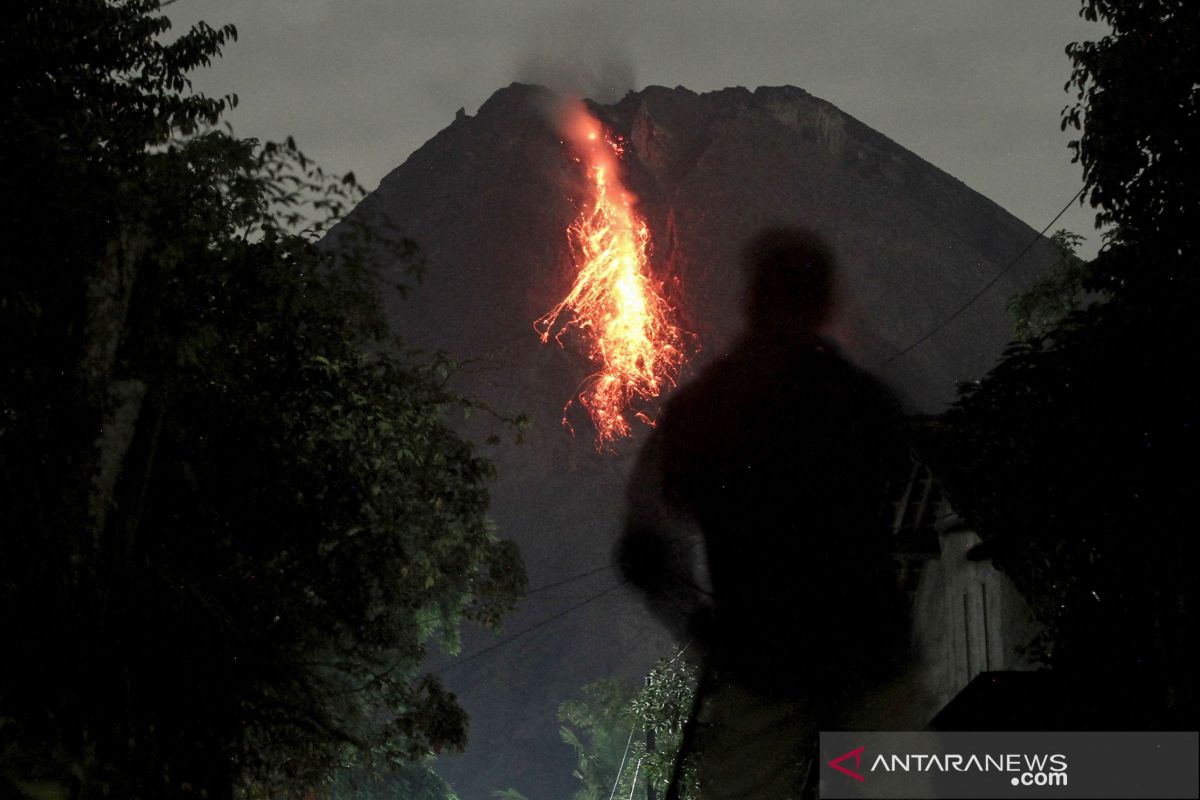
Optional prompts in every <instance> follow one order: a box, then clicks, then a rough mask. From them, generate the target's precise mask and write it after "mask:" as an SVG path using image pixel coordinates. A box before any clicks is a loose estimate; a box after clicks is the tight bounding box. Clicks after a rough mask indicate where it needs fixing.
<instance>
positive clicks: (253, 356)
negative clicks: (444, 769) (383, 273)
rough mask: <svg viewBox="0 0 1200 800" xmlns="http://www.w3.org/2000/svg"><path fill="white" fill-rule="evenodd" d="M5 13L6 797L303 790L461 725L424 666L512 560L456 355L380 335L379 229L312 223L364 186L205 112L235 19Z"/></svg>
mask: <svg viewBox="0 0 1200 800" xmlns="http://www.w3.org/2000/svg"><path fill="white" fill-rule="evenodd" d="M0 15H2V17H3V19H2V22H0V38H2V41H0V83H2V90H3V91H2V94H3V100H2V101H0V102H3V103H4V109H3V114H2V115H0V175H3V179H4V181H5V194H6V196H7V197H8V198H10V201H13V202H10V203H9V204H8V205H7V210H6V214H5V219H4V223H5V227H4V231H5V237H4V238H5V248H4V249H3V250H0V348H2V349H3V360H2V362H0V370H2V373H0V374H2V376H3V377H2V380H0V491H2V493H3V494H2V500H0V643H2V645H3V649H4V653H5V655H4V657H3V658H2V659H0V793H6V796H8V794H7V793H8V792H15V793H16V795H17V796H22V793H25V792H35V791H51V792H54V791H61V792H65V793H66V794H67V795H69V796H72V797H93V796H100V795H112V796H133V797H136V796H145V797H151V796H155V797H157V796H182V795H188V796H199V795H200V794H202V793H203V794H206V795H207V796H209V797H214V798H215V797H229V796H231V795H232V794H233V793H234V792H235V790H236V789H237V787H241V789H242V791H244V792H245V793H246V794H247V795H248V796H271V797H281V796H290V795H300V794H302V793H306V792H310V791H312V790H315V789H318V788H319V787H320V786H321V785H323V784H324V783H325V782H326V781H327V779H328V778H329V777H330V776H331V774H333V772H334V771H335V770H336V769H338V768H339V767H342V766H346V765H349V764H358V765H360V766H364V767H372V766H375V767H381V768H383V767H386V766H387V765H388V764H395V763H407V762H409V761H411V760H420V759H424V758H425V757H426V756H427V755H428V754H429V753H430V752H431V751H440V750H441V749H442V748H455V747H461V746H462V745H463V744H464V742H465V738H466V718H465V714H464V712H463V711H462V709H461V708H460V707H459V705H458V704H457V702H456V701H455V699H454V697H453V695H451V694H450V693H448V692H447V691H446V690H445V689H444V688H443V687H442V686H441V684H440V682H439V681H438V679H437V678H436V677H435V676H433V675H431V674H423V673H422V672H421V670H420V668H419V664H420V661H421V659H422V657H423V656H424V654H425V651H426V647H427V646H428V643H429V642H430V641H431V640H440V641H442V642H444V643H445V645H446V646H447V647H449V648H451V649H453V648H454V647H456V629H457V624H458V622H459V620H460V619H462V618H467V619H472V620H477V621H480V622H483V623H485V624H495V623H496V622H497V621H498V619H499V616H500V614H502V613H503V612H504V611H505V610H506V609H507V608H508V607H510V606H511V604H512V603H513V602H514V600H515V598H516V596H517V594H518V593H519V591H520V590H521V588H522V587H523V585H524V574H523V570H522V568H521V564H520V560H519V557H518V555H517V554H516V552H515V549H514V548H513V547H512V546H511V545H510V544H509V543H505V542H501V541H498V540H497V539H496V537H495V536H494V534H493V532H492V530H491V527H490V524H489V522H488V520H487V519H486V516H485V511H486V508H487V491H486V488H485V484H486V482H487V481H488V479H489V478H490V477H491V476H492V466H491V465H490V463H488V462H487V461H486V460H484V459H482V458H480V457H478V456H476V455H475V454H474V452H473V449H472V447H471V445H470V444H468V443H467V442H465V441H463V440H462V439H461V438H459V437H458V436H457V435H456V434H455V433H454V432H453V431H452V430H451V429H450V427H449V426H448V425H447V424H446V422H445V421H444V419H443V412H444V411H445V410H446V409H450V408H459V407H464V406H469V405H470V403H469V402H468V401H466V400H464V399H463V398H461V397H458V396H457V395H456V394H455V393H453V392H452V391H450V390H449V389H448V388H447V387H446V378H447V376H448V374H449V372H450V371H451V370H452V369H453V364H452V363H451V362H450V361H449V360H448V359H445V358H441V357H436V358H430V357H420V356H418V355H416V354H413V353H407V352H405V351H404V350H403V349H402V348H401V346H400V344H399V343H398V342H396V341H394V340H392V339H391V338H390V336H389V335H388V332H387V325H386V321H385V319H384V317H383V315H382V311H381V308H380V307H379V303H378V299H377V289H378V281H379V278H378V274H377V272H376V270H375V268H374V264H373V263H371V262H368V261H365V260H364V259H363V257H362V254H363V253H365V252H369V251H371V250H372V247H367V246H363V247H358V248H356V247H354V246H347V247H346V248H345V250H344V251H342V253H341V256H340V257H339V258H338V259H336V260H335V259H334V258H333V257H332V256H331V255H330V254H329V253H328V252H327V251H326V250H324V249H322V248H318V247H317V245H316V242H317V239H318V236H319V235H320V232H321V229H322V227H323V226H324V224H326V223H328V222H329V221H331V220H334V219H336V218H338V217H339V216H340V215H341V214H342V213H343V211H344V210H345V209H346V208H347V206H348V204H349V203H351V202H354V201H356V200H357V199H358V198H359V197H361V194H362V192H361V190H359V189H358V187H357V185H356V183H355V181H354V178H353V176H352V175H346V176H331V175H326V174H325V173H323V172H322V171H321V170H320V168H319V167H317V166H316V165H314V164H312V163H311V162H310V161H309V160H308V159H307V158H306V157H305V156H304V155H303V154H302V153H301V152H300V151H299V150H298V149H297V148H296V145H295V143H294V142H293V141H291V140H290V139H289V140H288V141H287V142H286V143H282V144H265V145H264V144H260V143H258V142H256V141H254V140H244V139H238V138H236V137H234V136H232V135H231V134H230V133H227V132H223V131H220V130H217V129H215V128H214V127H213V126H214V125H215V124H216V123H217V122H218V121H219V117H220V115H221V112H222V111H224V110H225V109H227V108H229V107H230V106H231V105H232V104H233V103H234V102H235V98H233V97H232V96H230V97H226V98H224V99H221V100H215V99H211V98H207V97H204V96H203V95H198V94H195V93H193V92H192V91H191V89H190V84H189V82H188V78H187V75H188V73H189V72H190V71H192V70H193V69H195V68H197V67H199V66H203V65H206V64H208V63H209V62H210V61H211V60H212V59H214V58H216V57H217V56H218V55H219V54H220V51H221V48H222V46H223V45H224V44H225V43H227V42H228V41H230V40H231V39H233V38H234V37H235V36H236V32H235V31H234V29H233V28H232V27H229V26H226V27H224V28H220V29H215V28H211V27H209V26H207V25H204V24H200V25H198V26H196V27H194V28H193V29H191V30H190V31H188V32H186V33H184V34H183V35H181V36H179V37H177V38H175V39H174V40H173V41H172V40H170V39H169V37H167V36H166V32H167V30H168V28H169V23H168V21H167V20H166V19H165V18H164V17H163V16H161V14H160V13H159V2H158V0H40V1H38V2H30V3H19V4H10V5H6V6H5V7H4V10H3V11H2V12H0ZM309 217H316V218H317V219H318V222H317V223H316V224H315V225H308V224H307V222H306V220H307V219H308V218H309ZM383 234H386V232H379V231H354V232H350V233H348V234H347V236H350V237H351V238H353V237H354V236H357V240H358V241H359V242H360V243H361V242H363V241H366V240H367V239H370V238H372V237H378V236H381V235H383ZM391 241H392V246H391V247H390V248H389V249H388V250H387V251H386V252H387V253H388V254H389V256H390V257H391V258H394V259H396V260H397V261H399V263H401V264H407V265H408V266H409V268H410V274H411V273H412V271H413V270H415V269H416V268H417V267H418V266H419V259H418V257H417V254H416V251H415V250H414V248H413V245H412V243H411V242H408V241H406V240H403V239H398V238H396V239H393V240H391ZM406 774H410V775H411V774H415V773H411V771H410V772H409V773H406ZM39 786H40V787H41V788H40V789H39V788H38V787H39ZM430 786H433V784H432V783H431V784H430ZM47 787H50V788H47ZM53 787H58V788H53ZM431 791H432V790H431Z"/></svg>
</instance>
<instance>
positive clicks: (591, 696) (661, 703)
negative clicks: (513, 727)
mask: <svg viewBox="0 0 1200 800" xmlns="http://www.w3.org/2000/svg"><path fill="white" fill-rule="evenodd" d="M696 681H697V675H696V670H695V668H694V667H693V666H692V665H691V664H690V663H689V662H687V661H686V660H684V659H683V658H681V657H680V656H679V655H677V656H676V657H675V658H672V659H665V658H664V659H659V661H658V663H656V664H655V665H654V668H653V669H651V670H650V672H649V673H648V674H647V675H646V679H645V682H644V685H643V686H642V687H641V688H640V689H638V688H637V687H634V686H631V685H628V684H626V683H623V682H621V681H615V680H606V681H597V682H596V683H591V684H588V685H587V686H585V687H583V692H582V693H583V697H582V699H577V700H568V701H567V702H565V703H563V704H562V706H561V707H560V708H559V712H558V716H559V719H560V720H561V721H562V722H563V726H562V728H561V729H560V733H561V735H562V739H563V741H564V742H565V743H567V744H569V745H570V746H571V747H572V748H573V749H574V750H575V756H576V764H577V766H576V768H575V773H574V774H575V777H576V778H578V779H579V782H580V784H581V785H580V787H579V789H578V790H577V791H576V793H575V794H574V795H573V800H604V798H608V797H611V796H613V794H614V793H615V795H616V796H618V797H628V796H629V795H630V794H631V793H633V792H635V791H638V792H642V791H645V789H644V787H645V785H646V783H647V782H649V783H650V784H651V785H653V786H654V788H655V791H656V792H657V793H658V795H659V796H660V797H661V796H663V795H664V794H665V792H666V791H667V786H668V784H669V783H670V780H671V773H672V770H673V769H674V766H675V759H676V756H677V755H678V753H679V747H680V744H681V741H682V737H683V727H684V724H685V723H686V722H687V718H688V715H689V714H690V713H691V711H692V703H693V701H694V699H695V692H696ZM647 731H651V732H652V733H653V741H654V749H653V750H650V749H649V748H648V747H647V738H646V734H647ZM639 787H643V788H640V789H639ZM680 796H681V797H682V798H684V800H688V799H689V798H693V797H695V796H696V777H695V772H694V769H692V768H691V767H690V766H689V767H688V768H687V769H686V771H685V774H684V776H683V784H682V787H681V794H680Z"/></svg>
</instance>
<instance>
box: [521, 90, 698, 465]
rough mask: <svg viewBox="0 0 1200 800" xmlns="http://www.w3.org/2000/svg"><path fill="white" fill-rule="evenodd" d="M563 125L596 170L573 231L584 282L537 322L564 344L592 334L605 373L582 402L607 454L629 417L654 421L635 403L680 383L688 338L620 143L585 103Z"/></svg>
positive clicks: (584, 390)
mask: <svg viewBox="0 0 1200 800" xmlns="http://www.w3.org/2000/svg"><path fill="white" fill-rule="evenodd" d="M564 130H565V132H566V134H567V135H568V136H569V137H570V140H571V144H572V145H573V146H574V148H575V150H576V152H577V154H578V156H579V160H580V163H582V164H583V165H584V166H585V168H586V170H587V177H588V190H589V195H590V196H589V197H588V198H586V200H585V201H584V202H583V203H581V205H580V211H579V216H578V217H577V218H576V220H575V222H574V223H572V224H571V226H570V228H568V229H567V235H568V238H569V240H570V243H571V256H572V259H573V260H574V264H575V267H576V270H577V275H576V277H575V284H574V285H573V286H572V287H571V291H570V293H568V294H567V296H566V297H565V298H563V300H562V302H560V303H559V304H558V305H556V306H555V307H554V308H553V309H551V310H550V312H549V313H547V314H546V315H545V316H543V317H542V318H541V319H539V320H537V321H536V322H535V323H534V327H535V328H537V330H538V333H539V334H540V335H541V338H542V342H543V343H545V342H548V341H550V338H551V336H553V337H554V338H555V340H556V341H558V342H559V344H562V341H563V335H564V334H566V333H567V332H568V331H570V330H574V331H575V332H577V333H578V334H579V336H580V337H581V338H582V339H583V341H584V343H585V349H586V351H587V355H588V358H589V359H590V360H591V361H592V363H594V364H595V365H596V367H597V371H596V372H594V373H593V374H591V375H590V376H588V378H587V379H586V380H585V381H584V384H583V386H582V387H581V390H580V393H579V402H580V404H581V405H582V406H583V407H584V408H585V409H586V410H587V412H588V414H589V415H590V416H591V418H592V423H593V424H594V425H595V426H596V447H597V449H600V450H604V449H607V448H608V447H610V446H611V444H612V442H613V441H615V440H616V439H618V438H621V437H624V436H628V435H629V434H630V424H629V420H628V419H627V418H626V415H627V414H632V415H633V416H636V417H637V418H638V419H640V420H642V421H643V422H645V423H647V424H652V423H651V421H650V419H649V417H647V416H646V415H645V414H644V413H642V412H640V411H634V410H632V409H633V406H634V404H635V403H637V402H639V401H645V400H650V399H653V398H655V397H657V396H658V395H659V393H660V392H661V391H662V390H663V388H664V387H665V386H667V385H671V384H673V383H674V380H675V377H676V376H677V375H678V373H679V368H680V366H681V365H682V364H683V360H684V339H685V334H684V333H683V332H682V331H681V330H680V329H679V327H678V326H676V325H675V323H674V322H673V309H672V308H671V307H670V305H668V303H667V301H666V299H665V298H664V297H663V293H662V286H661V284H658V285H656V283H655V281H654V279H653V276H652V275H651V272H650V259H649V253H650V232H649V230H648V229H647V227H646V223H645V221H644V220H643V219H642V218H641V217H640V216H639V215H638V213H637V212H636V211H635V210H634V208H633V198H632V197H631V196H630V194H629V192H628V191H626V189H625V187H624V186H623V185H622V183H621V175H620V169H619V167H620V157H621V155H622V148H621V145H620V144H619V143H618V142H615V141H613V140H612V139H610V138H609V137H608V136H607V135H606V134H605V132H604V130H603V128H602V126H601V124H600V122H599V121H598V120H596V119H595V118H594V117H592V116H591V114H589V113H588V111H587V109H586V108H585V107H584V106H583V105H582V104H581V103H580V104H576V105H575V106H574V107H572V109H571V111H570V112H569V113H568V114H567V115H566V118H565V124H564ZM567 405H568V407H569V406H570V402H568V404H567ZM563 421H564V423H565V422H566V418H565V416H564V420H563Z"/></svg>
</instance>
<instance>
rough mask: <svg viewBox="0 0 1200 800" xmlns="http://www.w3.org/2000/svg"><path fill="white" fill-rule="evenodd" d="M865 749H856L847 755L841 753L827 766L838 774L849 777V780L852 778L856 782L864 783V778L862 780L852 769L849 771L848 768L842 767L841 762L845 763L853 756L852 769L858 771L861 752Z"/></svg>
mask: <svg viewBox="0 0 1200 800" xmlns="http://www.w3.org/2000/svg"><path fill="white" fill-rule="evenodd" d="M865 749H866V747H865V746H864V747H856V748H854V749H853V750H851V751H850V752H849V753H842V754H841V755H840V756H838V757H837V758H835V759H833V760H832V761H830V762H829V766H831V767H833V768H834V769H836V770H837V771H838V772H840V773H842V774H843V775H849V776H850V777H851V778H854V779H855V780H856V781H864V782H865V781H866V778H864V777H863V776H862V775H859V774H858V773H857V772H855V771H854V770H853V769H850V768H849V767H843V766H842V762H843V761H845V760H846V759H848V758H850V757H851V756H853V757H854V769H858V766H859V764H860V763H862V754H863V750H865Z"/></svg>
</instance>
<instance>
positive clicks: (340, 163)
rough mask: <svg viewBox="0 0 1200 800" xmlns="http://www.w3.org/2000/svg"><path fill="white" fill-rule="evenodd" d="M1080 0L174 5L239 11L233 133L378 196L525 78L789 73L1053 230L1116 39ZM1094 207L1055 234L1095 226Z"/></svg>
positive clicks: (705, 81) (709, 78)
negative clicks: (1071, 119)
mask: <svg viewBox="0 0 1200 800" xmlns="http://www.w3.org/2000/svg"><path fill="white" fill-rule="evenodd" d="M1078 7H1079V4H1078V3H1077V2H1072V0H1054V1H1051V0H987V1H985V0H905V1H904V2H895V1H894V0H820V1H808V0H788V1H786V2H785V1H784V0H741V1H740V2H737V3H732V2H731V3H718V2H712V1H711V0H664V1H661V2H654V1H653V0H649V1H647V0H620V2H610V3H589V4H583V3H572V4H564V3H562V2H555V1H554V0H512V2H499V0H495V1H493V2H484V0H421V1H420V2H396V1H395V0H392V1H391V2H389V1H387V0H355V2H353V3H345V2H340V3H338V2H332V0H256V2H254V3H245V2H239V1H237V0H180V1H179V2H177V3H175V4H172V5H171V7H170V8H168V9H167V13H168V15H169V16H170V17H171V18H172V19H173V20H174V21H175V24H176V27H177V28H182V27H183V26H185V25H188V24H191V23H192V22H195V21H196V20H200V19H203V20H205V21H207V22H209V23H210V24H214V25H216V24H221V23H225V22H233V23H234V24H236V25H237V26H238V29H239V33H240V39H239V41H238V42H237V43H234V44H232V45H230V46H229V47H228V48H227V49H226V55H225V57H224V58H223V59H222V60H221V61H220V62H218V63H217V64H216V65H215V66H214V67H213V68H212V69H211V70H208V71H206V72H204V73H202V74H200V75H198V76H197V79H196V86H197V87H198V88H200V89H202V90H204V91H207V92H210V93H213V94H223V93H226V92H236V93H237V94H238V95H239V96H240V99H241V107H240V108H239V109H237V110H236V111H235V112H234V113H233V114H232V115H231V116H230V117H229V119H230V121H231V122H232V123H233V124H234V126H235V130H236V132H237V133H239V134H241V135H244V136H256V137H260V138H264V139H282V138H283V137H284V136H286V135H288V134H293V135H295V136H296V138H297V139H298V140H299V142H300V144H301V146H302V147H303V148H304V149H305V150H306V151H307V152H308V153H309V154H310V155H312V156H314V157H316V158H317V160H318V161H319V162H320V163H321V164H323V165H324V166H326V167H327V168H329V169H333V170H336V171H345V170H354V171H355V173H356V174H357V175H358V177H359V178H360V179H361V180H362V182H363V183H364V185H366V186H368V187H369V188H373V187H374V186H375V185H376V184H377V183H378V181H379V180H380V179H381V178H382V177H383V176H384V175H385V174H386V173H387V172H388V171H389V170H390V169H392V168H393V167H395V166H397V165H399V164H400V163H401V162H402V161H404V159H405V158H407V157H408V155H409V154H410V153H411V152H412V151H413V150H415V149H416V148H417V147H419V146H420V145H421V144H422V143H423V142H424V141H426V140H427V139H429V138H430V137H432V136H433V135H434V134H435V133H437V132H438V131H439V130H441V129H442V128H443V127H445V126H446V125H448V124H449V123H450V121H451V120H452V119H453V118H454V113H455V111H456V110H457V109H458V108H459V107H465V108H466V110H467V112H468V113H474V112H475V110H476V109H477V108H478V107H479V105H480V104H481V103H482V102H483V101H484V100H486V99H487V98H488V96H489V95H491V93H492V92H493V91H495V90H496V89H498V88H500V87H502V86H504V85H507V84H508V83H509V82H511V81H513V80H523V81H529V82H539V83H546V84H551V85H559V86H562V85H566V84H570V85H574V86H576V87H579V88H582V89H583V90H584V91H585V92H586V93H587V94H588V95H589V96H592V97H594V98H595V99H597V100H601V101H611V100H614V99H616V98H617V97H619V96H620V95H622V94H623V93H624V92H625V91H626V90H628V89H630V88H642V87H644V86H647V85H651V84H660V85H665V86H676V85H682V86H686V87H688V88H689V89H693V90H695V91H709V90H713V89H719V88H724V87H726V86H738V85H741V86H746V87H748V88H754V87H756V86H760V85H779V84H792V85H795V86H799V87H801V88H803V89H805V90H807V91H809V92H811V93H812V94H815V95H817V96H818V97H821V98H823V99H825V100H828V101H830V102H832V103H833V104H834V105H836V106H838V107H839V108H841V109H842V110H843V111H846V112H848V113H850V114H852V115H853V116H855V117H857V118H858V119H860V120H861V121H863V122H865V123H866V124H868V125H870V126H871V127H873V128H875V129H876V130H878V131H880V132H881V133H883V134H885V135H886V136H888V137H890V138H892V139H894V140H895V141H897V142H898V143H900V144H901V145H903V146H905V147H907V148H909V149H910V150H912V151H914V152H916V153H917V154H918V155H920V156H922V157H923V158H925V159H927V160H929V161H931V162H932V163H934V164H935V165H937V166H939V167H941V168H942V169H944V170H946V171H947V172H949V173H950V174H952V175H954V176H955V177H957V178H959V179H961V180H963V181H964V182H965V183H966V184H967V185H969V186H970V187H972V188H973V189H976V190H977V191H980V192H982V193H983V194H984V195H986V196H987V197H989V198H991V199H992V200H995V201H996V202H998V203H999V204H1000V205H1002V206H1004V207H1005V208H1007V209H1008V210H1009V211H1011V212H1012V213H1014V214H1016V215H1017V216H1018V217H1019V218H1021V219H1022V220H1024V221H1025V222H1026V223H1028V224H1029V225H1031V226H1033V227H1034V228H1037V229H1041V228H1042V226H1044V225H1045V224H1046V223H1047V222H1049V221H1050V219H1051V218H1052V217H1053V216H1054V214H1055V213H1057V212H1058V210H1059V209H1060V208H1061V207H1062V206H1063V204H1064V203H1066V201H1067V200H1068V199H1069V198H1070V197H1071V195H1072V194H1073V193H1074V192H1075V190H1076V189H1078V188H1079V186H1080V183H1081V180H1082V178H1081V173H1080V169H1079V166H1078V165H1076V164H1072V163H1071V162H1070V153H1069V151H1068V150H1067V141H1068V139H1069V138H1070V137H1069V136H1068V135H1067V134H1066V133H1062V132H1061V131H1060V130H1059V111H1060V110H1061V108H1062V107H1063V105H1065V104H1066V103H1067V102H1068V101H1069V100H1070V99H1071V98H1070V97H1069V96H1068V95H1067V94H1066V93H1065V92H1063V83H1064V82H1065V81H1066V79H1067V77H1068V75H1069V72H1070V62H1069V60H1068V59H1067V57H1066V55H1065V54H1064V52H1063V48H1064V47H1065V46H1066V45H1067V43H1069V42H1071V41H1076V40H1080V39H1092V38H1098V37H1099V36H1100V35H1101V34H1102V33H1103V30H1102V29H1101V28H1100V27H1099V26H1096V25H1093V24H1090V23H1087V22H1084V21H1083V20H1081V19H1079V17H1078V15H1077V11H1078ZM1092 218H1093V214H1092V211H1091V209H1089V208H1086V207H1085V208H1078V207H1076V208H1074V209H1072V210H1071V211H1070V212H1068V214H1067V215H1065V216H1064V217H1063V219H1062V220H1060V222H1059V223H1058V224H1057V225H1056V226H1055V227H1067V228H1069V229H1071V230H1073V231H1075V232H1077V233H1081V234H1083V235H1085V236H1087V237H1088V241H1087V243H1086V244H1085V246H1084V248H1083V253H1084V254H1085V255H1091V254H1093V253H1094V251H1095V249H1096V247H1097V246H1098V244H1099V236H1098V234H1097V232H1096V231H1095V230H1094V229H1093V225H1092Z"/></svg>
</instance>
